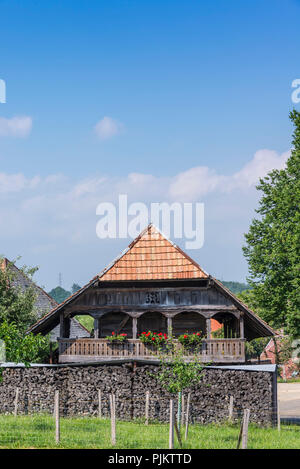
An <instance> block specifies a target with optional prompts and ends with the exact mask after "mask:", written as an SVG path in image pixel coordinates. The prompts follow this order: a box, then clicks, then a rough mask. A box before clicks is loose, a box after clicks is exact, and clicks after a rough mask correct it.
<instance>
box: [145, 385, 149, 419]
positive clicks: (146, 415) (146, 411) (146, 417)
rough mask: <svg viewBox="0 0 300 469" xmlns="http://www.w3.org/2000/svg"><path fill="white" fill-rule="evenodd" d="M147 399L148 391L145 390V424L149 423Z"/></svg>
mask: <svg viewBox="0 0 300 469" xmlns="http://www.w3.org/2000/svg"><path fill="white" fill-rule="evenodd" d="M149 399H150V393H149V391H147V392H146V404H145V425H149Z"/></svg>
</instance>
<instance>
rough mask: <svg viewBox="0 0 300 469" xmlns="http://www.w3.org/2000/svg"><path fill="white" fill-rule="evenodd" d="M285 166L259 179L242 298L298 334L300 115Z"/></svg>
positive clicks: (294, 114)
mask: <svg viewBox="0 0 300 469" xmlns="http://www.w3.org/2000/svg"><path fill="white" fill-rule="evenodd" d="M290 118H291V120H292V122H293V123H294V126H295V129H294V134H293V141H292V144H293V148H292V152H291V156H290V157H289V159H288V161H287V164H286V167H285V168H284V169H282V170H274V171H271V172H270V173H269V174H268V175H267V177H265V178H264V179H261V180H260V182H259V184H258V186H257V189H258V190H259V191H261V192H262V197H261V199H260V202H259V207H258V209H257V210H256V212H257V214H258V215H259V217H258V218H255V219H254V220H253V221H252V223H251V226H250V229H249V232H248V233H247V234H246V235H245V239H246V245H245V246H244V248H243V251H244V255H245V257H246V259H247V261H248V265H249V278H248V279H247V280H248V283H249V286H250V287H251V291H249V292H248V293H245V292H243V294H242V295H241V296H242V297H243V299H244V301H245V302H247V303H248V304H249V305H250V306H251V307H253V308H254V309H256V310H257V312H258V313H259V314H260V316H261V317H262V318H263V319H264V320H266V321H267V322H268V323H269V324H270V325H271V326H273V327H274V328H277V329H281V328H283V329H284V330H285V332H287V333H289V334H290V335H291V336H292V337H299V336H300V276H299V273H300V255H299V254H300V252H299V251H300V113H299V112H297V111H295V110H294V111H293V112H291V114H290Z"/></svg>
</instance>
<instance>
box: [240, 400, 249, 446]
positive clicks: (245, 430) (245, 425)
mask: <svg viewBox="0 0 300 469" xmlns="http://www.w3.org/2000/svg"><path fill="white" fill-rule="evenodd" d="M249 417H250V410H249V409H245V410H244V421H243V433H242V449H247V443H248V425H249Z"/></svg>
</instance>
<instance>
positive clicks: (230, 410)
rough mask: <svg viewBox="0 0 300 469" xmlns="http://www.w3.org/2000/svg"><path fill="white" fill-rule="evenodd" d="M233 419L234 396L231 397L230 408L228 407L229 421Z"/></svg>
mask: <svg viewBox="0 0 300 469" xmlns="http://www.w3.org/2000/svg"><path fill="white" fill-rule="evenodd" d="M232 420H233V396H230V398H229V408H228V421H229V422H232Z"/></svg>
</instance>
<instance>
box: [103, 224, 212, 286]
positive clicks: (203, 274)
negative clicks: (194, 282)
mask: <svg viewBox="0 0 300 469" xmlns="http://www.w3.org/2000/svg"><path fill="white" fill-rule="evenodd" d="M151 229H153V231H152V230H151ZM146 233H149V234H150V238H151V234H159V235H160V236H161V237H162V238H163V240H164V241H166V242H167V243H169V244H170V245H171V246H172V247H173V248H174V249H175V250H176V251H177V252H178V253H179V254H180V255H181V256H182V257H184V258H185V259H186V260H187V261H188V262H189V263H190V264H192V265H193V266H194V267H195V268H196V269H197V270H198V271H199V273H200V274H201V275H200V277H202V278H205V277H207V278H208V277H209V274H208V273H207V272H205V270H204V269H202V267H201V266H200V265H199V264H198V263H197V262H196V261H195V260H194V259H192V258H191V257H190V256H189V255H188V254H187V253H186V252H185V251H183V250H182V249H181V248H180V247H179V246H178V245H177V244H175V243H174V242H173V241H172V240H171V239H169V238H168V237H167V236H166V235H165V234H164V233H163V232H162V231H161V230H160V229H159V228H157V226H156V225H154V223H153V222H150V223H149V224H148V225H147V226H146V227H145V228H144V229H143V230H142V231H141V233H139V235H138V236H137V237H136V238H135V239H134V240H133V241H131V243H130V244H129V245H128V246H127V248H126V249H124V250H123V251H122V252H121V253H120V254H119V255H118V256H117V257H116V258H115V259H114V260H113V261H112V262H111V263H110V264H108V266H106V267H105V268H104V269H103V270H102V271H101V272H100V273H99V280H101V279H102V278H103V280H104V277H105V276H106V274H108V272H109V271H111V270H112V269H114V268H117V264H118V262H119V261H120V260H121V259H122V258H124V257H125V256H126V255H128V253H129V252H130V251H131V250H132V249H133V248H134V246H136V245H137V244H138V243H139V242H140V241H141V240H142V239H143V237H144V236H145V235H146ZM156 247H157V248H159V246H158V245H157V246H156ZM153 256H154V253H153ZM156 256H157V253H156ZM166 257H167V258H168V256H166ZM143 260H144V269H146V267H145V265H146V263H147V261H146V260H145V259H143ZM157 260H158V258H157ZM160 260H161V258H160ZM165 260H166V259H165ZM169 261H170V260H169ZM170 264H172V262H170ZM172 266H174V269H173V270H172V269H170V272H168V273H169V276H167V274H166V275H162V276H160V277H155V276H154V277H153V278H152V279H153V280H155V279H161V280H163V279H164V280H167V279H178V278H195V277H196V278H199V277H197V276H196V275H190V276H189V275H188V274H187V273H186V275H187V277H184V272H183V269H181V270H180V269H179V265H177V267H178V272H177V273H178V275H177V276H176V264H175V265H174V264H172ZM135 268H136V269H137V267H135ZM151 268H152V266H151V265H150V266H148V270H151ZM187 270H188V269H187ZM187 270H186V272H187ZM181 271H182V272H183V275H179V273H181ZM162 272H163V271H161V272H160V273H161V274H162ZM173 273H174V275H172V274H173ZM152 274H153V272H152ZM108 275H111V274H108ZM132 275H133V274H132ZM135 275H136V276H137V277H141V276H142V274H141V275H138V274H137V273H136V272H135ZM124 276H125V274H124ZM145 276H147V279H151V272H148V273H147V275H146V274H145ZM148 277H149V278H148ZM109 280H111V279H109ZM120 280H145V278H134V279H133V278H127V279H126V278H122V279H120Z"/></svg>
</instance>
